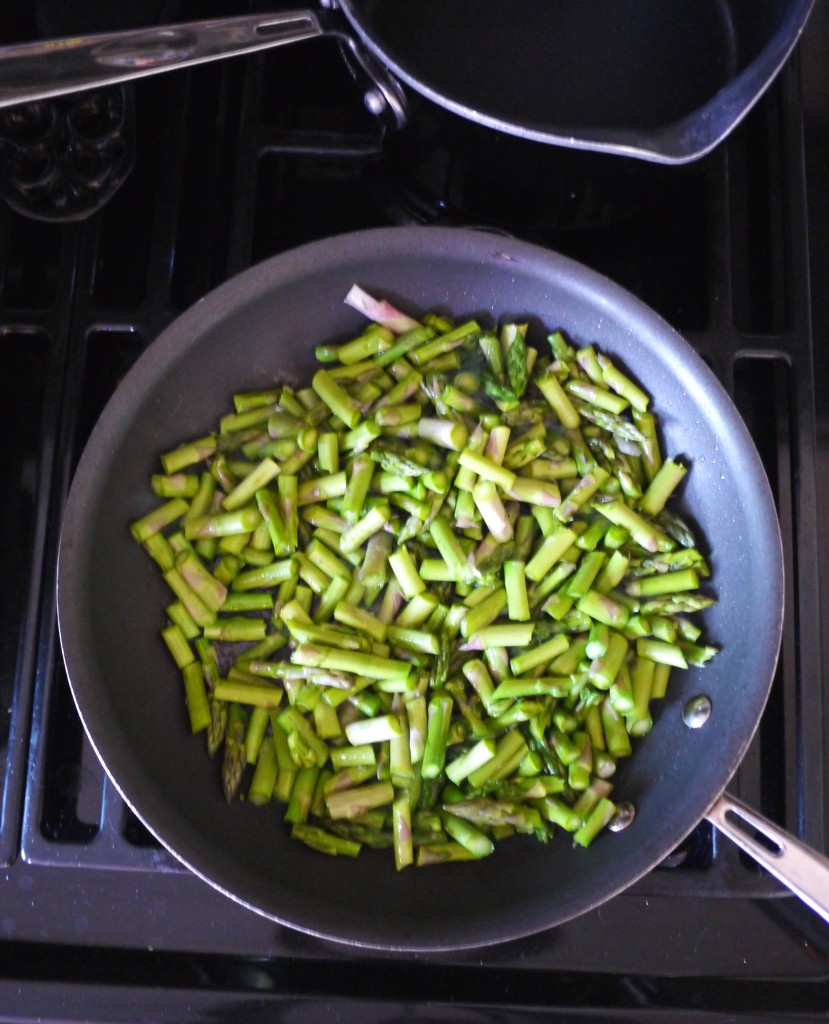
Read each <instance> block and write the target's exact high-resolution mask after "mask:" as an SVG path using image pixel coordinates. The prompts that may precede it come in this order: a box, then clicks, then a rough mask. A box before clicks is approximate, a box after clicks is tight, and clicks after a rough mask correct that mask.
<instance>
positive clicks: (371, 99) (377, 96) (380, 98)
mask: <svg viewBox="0 0 829 1024" xmlns="http://www.w3.org/2000/svg"><path fill="white" fill-rule="evenodd" d="M363 102H364V103H365V105H366V109H367V110H368V111H369V113H371V114H374V116H375V117H379V116H380V115H381V114H382V113H383V112H384V111H385V109H386V97H385V96H384V95H383V94H382V93H381V92H380V90H379V89H369V90H368V92H367V93H366V94H365V96H364V97H363Z"/></svg>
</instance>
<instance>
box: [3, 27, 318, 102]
mask: <svg viewBox="0 0 829 1024" xmlns="http://www.w3.org/2000/svg"><path fill="white" fill-rule="evenodd" d="M325 31H326V30H325V29H324V28H323V27H322V25H321V24H320V21H319V19H318V17H317V16H316V15H315V14H314V13H313V12H311V11H302V10H297V11H285V12H283V13H281V14H258V15H245V16H240V17H234V18H218V19H215V20H212V21H193V22H185V23H182V24H178V25H165V26H160V27H154V28H150V29H133V30H129V31H125V32H104V33H99V34H95V35H87V36H76V37H72V38H68V39H55V40H48V41H40V42H35V43H23V44H20V45H15V46H6V47H3V48H0V107H10V106H14V105H16V104H18V103H28V102H31V101H33V100H44V99H50V98H51V97H53V96H63V95H66V94H67V93H73V92H80V91H82V90H84V89H92V88H98V87H100V86H106V85H115V84H116V83H118V82H127V81H131V80H133V79H136V78H144V77H145V76H147V75H157V74H159V73H161V72H162V71H171V70H173V69H174V68H183V67H188V66H190V65H192V64H204V63H206V62H207V61H213V60H221V59H223V58H224V57H231V56H237V55H240V54H244V53H255V52H257V51H259V50H267V49H270V48H272V47H275V46H284V45H286V44H288V43H295V42H300V41H301V40H303V39H313V38H315V37H317V36H321V35H323V34H324V33H325Z"/></svg>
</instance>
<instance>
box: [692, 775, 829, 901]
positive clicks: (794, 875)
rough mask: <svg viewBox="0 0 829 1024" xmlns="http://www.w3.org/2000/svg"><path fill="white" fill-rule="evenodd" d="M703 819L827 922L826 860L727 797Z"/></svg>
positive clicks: (828, 866) (828, 879) (828, 863)
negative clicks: (759, 838) (762, 840)
mask: <svg viewBox="0 0 829 1024" xmlns="http://www.w3.org/2000/svg"><path fill="white" fill-rule="evenodd" d="M706 819H707V820H708V821H710V822H711V824H712V825H714V826H715V827H716V828H718V829H719V830H720V832H722V833H723V835H726V836H728V838H729V839H730V840H732V842H734V843H736V844H737V846H739V847H740V849H741V850H743V851H745V853H747V854H748V855H749V856H750V857H753V858H754V860H756V861H757V863H758V864H761V865H762V866H763V867H764V868H765V869H766V870H767V871H769V872H770V873H771V874H772V875H774V877H775V878H777V879H778V880H779V881H781V882H782V883H783V885H785V886H786V887H787V888H789V889H791V891H792V892H793V893H795V894H796V895H797V896H799V897H800V898H801V899H802V900H803V902H804V903H806V904H807V905H808V906H810V907H811V908H812V910H814V911H816V912H817V913H818V914H820V916H821V917H822V918H823V919H824V920H825V921H829V858H826V857H824V856H823V855H822V854H820V853H818V852H817V851H816V850H813V849H811V848H810V847H808V846H806V845H805V844H804V843H801V842H800V840H799V839H795V837H794V836H792V835H790V834H789V833H788V832H784V831H783V829H781V828H778V827H777V826H776V825H774V824H772V822H770V821H769V820H768V819H767V818H764V817H763V816H762V815H761V814H758V813H757V812H756V811H754V810H752V809H751V808H750V807H748V806H747V805H746V804H744V803H743V802H742V801H741V800H737V799H736V798H735V797H733V796H729V795H728V794H727V793H726V794H724V795H723V796H721V797H720V799H719V800H717V802H716V803H715V804H714V806H713V807H711V808H710V810H709V811H708V813H707V814H706ZM757 837H762V838H763V839H764V840H765V843H763V842H760V841H759V840H758V838H757ZM767 844H768V845H767Z"/></svg>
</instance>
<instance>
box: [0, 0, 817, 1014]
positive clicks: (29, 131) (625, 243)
mask: <svg viewBox="0 0 829 1024" xmlns="http://www.w3.org/2000/svg"><path fill="white" fill-rule="evenodd" d="M151 6H153V5H149V4H148V5H147V10H148V12H149V8H150V7H151ZM159 6H161V5H154V7H153V10H152V12H151V16H152V17H160V16H162V15H170V14H173V15H175V17H176V18H181V17H198V16H207V15H210V14H213V13H228V12H227V11H225V12H222V11H221V10H220V9H219V6H220V5H210V4H207V3H196V4H189V5H188V4H180V5H166V6H164V11H163V12H161V14H160V13H159V11H158V10H156V9H155V8H156V7H159ZM283 6H284V5H283ZM173 8H174V9H173ZM148 16H149V15H148ZM6 17H8V16H6ZM165 20H172V19H171V18H170V17H167V18H166V19H165ZM45 24H47V25H48V26H49V27H52V24H53V22H50V21H48V19H47V21H46V22H45ZM28 27H29V22H28V21H27V19H26V18H25V17H22V16H21V17H20V18H19V19H17V20H15V19H12V18H9V19H8V21H7V22H4V20H3V15H1V14H0V31H3V32H4V33H5V36H6V38H7V39H8V40H12V39H18V38H25V37H26V31H27V28H28ZM104 27H116V26H115V24H114V23H113V24H112V25H111V26H110V25H107V26H104ZM50 34H59V33H56V32H53V33H50ZM363 89H364V83H363V82H362V81H361V79H360V78H359V76H355V75H354V74H352V72H351V70H350V69H349V67H348V66H347V64H346V63H345V62H344V60H343V56H342V54H341V52H340V49H339V46H338V44H337V43H336V42H335V41H333V40H320V41H315V42H312V43H304V44H301V45H298V46H294V47H289V48H286V49H284V50H279V51H276V52H274V53H272V54H269V55H267V56H262V57H257V58H243V59H236V60H234V61H231V62H226V63H222V64H217V65H214V66H207V67H203V68H199V69H195V70H192V71H189V72H180V73H175V74H170V75H164V76H161V77H159V78H156V79H148V80H145V81H144V82H142V83H140V84H137V85H135V86H133V87H124V88H119V89H116V90H113V91H108V92H106V93H103V94H96V95H94V96H92V97H87V98H86V99H85V101H84V102H85V105H81V104H79V103H78V101H69V100H67V101H61V103H60V104H58V105H57V106H56V108H55V109H53V110H51V111H46V112H44V111H43V110H40V111H36V112H35V113H34V115H28V116H30V117H31V120H28V121H27V120H26V119H25V118H21V117H11V116H9V115H6V116H5V117H2V116H0V137H1V138H2V139H3V141H2V143H0V188H1V189H2V197H3V200H4V201H3V202H2V203H0V254H2V255H1V256H0V345H2V355H1V356H0V418H2V427H3V437H4V439H5V452H6V457H5V459H4V460H3V461H4V464H6V465H7V470H6V473H5V474H4V478H5V480H6V481H7V487H6V491H5V501H4V502H3V503H2V512H0V564H2V567H3V577H4V580H5V584H6V585H5V587H4V588H3V594H2V598H0V602H1V603H0V1018H2V1019H16V1020H17V1019H21V1020H30V1019H31V1020H34V1019H39V1018H46V1019H53V1020H82V1019H85V1020H113V1021H120V1020H135V1019H148V1020H150V1019H152V1020H166V1019H175V1020H202V1019H213V1020H224V1019H229V1018H230V1017H231V1016H232V1015H234V1014H235V1015H239V1014H244V1015H245V1019H250V1020H259V1019H263V1020H264V1019H269V1020H285V1021H294V1020H297V1021H299V1020H315V1021H318V1020H319V1021H326V1020H348V1021H351V1020H354V1021H374V1020H376V1021H391V1020H404V1019H405V1020H421V1019H422V1020H435V1019H441V1020H446V1021H487V1022H489V1021H513V1020H514V1021H519V1020H530V1019H532V1020H561V1021H566V1020H570V1019H573V1020H576V1019H585V1018H588V1019H592V1020H626V1019H637V1020H638V1019H645V1018H651V1017H653V1018H656V1019H665V1020H671V1021H684V1020H691V1019H692V1018H693V1019H700V1016H701V1017H702V1019H704V1020H712V1021H713V1020H725V1019H728V1020H739V1021H751V1020H760V1019H769V1018H772V1019H780V1020H788V1019H792V1018H794V1017H795V1016H797V1017H798V1019H818V1018H821V1019H823V1018H824V1017H825V1014H826V1010H827V1007H829V987H828V986H827V975H828V974H829V925H826V924H824V923H823V922H822V921H821V920H820V919H819V918H818V917H817V916H816V915H815V914H813V913H812V912H811V911H809V910H807V909H806V908H805V907H804V906H803V905H802V904H801V903H800V902H799V901H797V900H796V899H795V898H793V897H792V896H790V895H789V894H788V893H787V892H786V891H785V890H784V889H782V888H781V886H780V885H779V884H778V883H776V882H775V881H773V880H772V879H771V878H770V877H769V876H768V875H767V874H766V873H765V872H763V871H762V870H760V869H759V868H757V867H756V866H754V865H753V863H752V862H750V861H748V860H747V859H746V858H745V857H744V856H743V855H742V854H740V853H739V851H738V850H737V849H736V847H734V846H733V845H732V844H731V843H729V842H728V841H727V840H725V839H723V838H722V837H720V836H719V835H718V834H717V833H716V832H715V831H714V830H713V829H711V828H710V827H709V826H707V825H706V824H702V825H700V826H699V827H698V828H697V829H696V830H695V831H694V833H693V834H692V835H691V837H689V839H688V841H687V842H686V843H684V844H683V846H682V847H681V848H680V849H678V850H677V851H675V852H674V853H673V854H672V855H671V856H670V857H669V858H668V859H667V860H666V862H665V863H664V864H663V865H662V866H660V867H659V868H657V869H655V870H654V871H653V872H652V873H651V874H650V875H649V876H648V877H646V878H645V879H643V880H641V881H640V882H638V883H637V884H635V885H634V886H633V887H632V888H631V889H629V890H628V891H627V892H626V893H624V894H623V895H621V896H618V897H616V898H615V899H613V900H612V901H610V902H609V903H606V904H605V905H603V906H602V907H601V908H600V909H599V910H597V911H594V912H592V913H590V914H587V915H585V916H583V917H581V918H579V919H577V920H575V921H572V922H570V923H568V924H566V925H563V926H562V927H560V928H557V929H555V930H551V931H549V932H546V933H543V934H541V935H537V936H535V937H532V938H530V939H526V940H522V941H520V942H513V943H507V944H504V945H502V946H496V947H490V948H486V949H481V950H477V951H466V952H462V953H458V954H442V955H429V956H419V955H411V954H409V955H406V956H400V955H393V954H389V955H386V956H384V955H380V954H376V953H366V952H365V951H360V950H353V949H348V948H346V947H340V946H338V945H336V944H331V943H325V942H320V941H318V940H315V939H311V938H309V937H307V936H304V935H301V934H299V933H296V932H294V931H291V930H288V929H284V928H281V927H279V926H277V925H275V924H273V923H272V922H270V921H268V920H265V919H263V918H261V917H259V916H257V915H255V914H253V913H251V912H250V911H248V910H245V909H244V908H242V907H239V906H237V905H236V904H234V903H232V902H231V901H230V900H229V899H227V898H226V897H224V896H222V895H221V894H219V893H218V892H215V891H214V890H213V889H211V888H210V887H209V886H207V885H206V884H205V883H204V882H202V881H200V880H199V879H197V878H195V877H194V876H193V875H191V874H189V873H188V872H187V871H186V870H185V869H184V868H182V867H181V866H180V865H179V864H178V863H177V862H176V861H175V859H174V858H173V857H172V856H171V855H170V854H169V853H167V851H165V850H164V849H163V848H161V847H159V845H158V844H157V843H156V842H155V841H154V840H153V838H152V837H151V836H150V835H149V834H148V833H147V832H146V831H145V830H144V828H143V827H142V825H141V824H140V822H138V821H137V819H136V818H135V817H134V816H133V815H132V814H131V812H130V811H129V809H128V808H127V807H126V805H125V804H124V803H123V801H122V800H121V798H120V796H119V795H118V793H117V791H116V790H115V788H114V787H113V786H112V784H111V783H110V782H109V781H108V780H107V779H106V777H105V775H104V772H103V770H102V768H101V767H100V765H99V763H98V761H97V758H96V756H95V754H94V752H93V750H92V748H91V746H90V745H89V742H88V741H87V739H86V737H85V735H84V732H83V729H82V727H81V725H80V721H79V719H78V717H77V714H76V712H75V709H74V705H73V703H72V699H71V696H70V692H69V688H68V684H67V681H66V678H65V675H64V671H63V665H62V661H61V657H60V649H59V645H58V640H57V632H56V622H55V604H54V576H55V563H56V555H57V541H58V535H59V529H60V520H61V512H62V508H63V503H64V501H65V497H66V494H67V491H68V487H69V484H70V482H71V477H72V472H73V470H74V466H75V464H76V462H77V459H78V456H79V454H80V451H81V450H82V447H83V444H84V441H85V439H86V437H87V436H88V434H89V432H90V430H91V428H92V426H93V424H94V422H95V419H96V417H97V416H98V414H99V413H100V411H101V409H102V408H103V406H104V404H105V403H106V401H107V399H108V397H109V396H110V395H111V394H112V392H113V390H114V389H115V388H116V387H117V384H118V381H119V380H120V378H121V377H122V376H123V374H124V373H125V372H126V371H127V370H128V369H129V367H130V366H131V365H132V363H133V361H134V360H135V359H136V357H137V356H138V355H139V354H140V353H141V352H142V351H143V350H144V349H145V348H146V346H147V345H148V344H149V343H150V342H151V341H152V340H153V339H154V338H155V337H156V336H157V334H158V333H159V332H160V331H161V330H162V329H163V328H164V327H165V326H166V324H168V323H169V322H170V321H171V320H172V319H173V318H174V317H175V316H176V315H177V314H178V313H180V312H182V311H183V310H184V309H186V308H187V307H188V306H190V305H191V304H192V303H194V302H195V301H197V300H198V299H199V298H200V297H201V296H202V295H204V294H205V293H206V292H207V291H209V290H210V289H211V288H213V287H215V286H216V285H218V284H219V283H221V282H222V281H224V280H226V279H227V278H228V277H230V276H232V275H233V274H235V273H237V272H239V271H241V270H243V269H244V268H245V267H247V266H249V265H251V264H252V263H255V262H258V261H260V260H262V259H265V258H267V257H269V256H271V255H273V254H275V253H278V252H282V251H285V250H287V249H290V248H291V247H293V246H295V245H298V244H301V243H303V242H306V241H310V240H312V239H316V238H320V237H323V236H326V235H330V234H335V233H338V232H342V231H347V230H352V229H359V228H363V227H371V226H377V225H385V224H402V223H443V224H463V225H470V224H471V225H475V226H480V227H485V228H488V229H490V230H499V231H505V232H508V233H510V234H513V235H515V236H517V237H520V238H525V239H527V240H530V241H533V242H537V243H540V244H542V245H545V246H547V247H549V248H551V249H555V250H558V251H561V252H563V253H565V254H567V255H569V256H572V257H574V258H576V259H579V260H581V261H582V262H585V263H587V264H589V265H590V266H592V267H594V268H595V269H597V270H600V271H602V272H604V273H606V274H607V275H608V276H609V277H611V278H613V279H614V280H616V281H618V282H619V283H620V284H622V285H623V286H625V287H627V288H628V289H630V290H631V291H632V292H634V293H635V294H637V295H638V296H640V297H641V298H642V299H644V300H645V301H646V302H648V303H649V304H650V305H652V306H653V307H654V308H656V309H657V311H658V312H660V313H661V314H662V315H663V316H664V317H665V318H666V319H667V320H668V321H670V322H671V323H672V324H673V325H674V326H675V327H676V328H678V329H679V330H680V331H681V332H682V333H683V334H684V336H685V337H686V338H687V339H688V340H689V341H690V342H691V344H692V345H693V346H694V347H695V348H696V349H697V351H699V352H700V353H701V354H702V356H703V357H704V358H705V360H706V361H707V362H708V363H709V365H710V366H711V367H712V369H713V370H714V371H715V373H716V374H717V375H718V376H719V377H720V379H721V380H722V382H723V383H724V385H725V386H726V388H727V389H728V390H729V392H730V393H731V394H732V396H733V398H734V400H735V402H736V403H737V405H738V407H739V409H740V411H741V412H742V414H743V416H744V417H745V419H746V422H747V424H748V426H749V429H750V430H751V432H752V435H753V437H754V439H755V442H756V444H757V447H758V450H759V451H760V453H761V456H762V458H763V461H764V464H765V466H766V469H767V472H768V474H769V478H770V481H771V483H772V488H773V491H774V494H775V499H776V502H777V507H778V512H779V516H780V522H781V528H782V534H783V539H784V551H785V558H786V568H787V593H786V618H785V627H784V640H783V648H782V655H781V659H780V663H779V667H778V670H777V674H776V677H775V681H774V684H773V689H772V695H771V699H770V702H769V705H768V707H767V710H766V713H765V714H764V717H763V722H762V725H761V728H760V730H759V732H758V735H757V737H756V739H755V741H754V743H753V744H752V747H751V749H750V751H749V753H748V756H747V757H746V759H745V761H744V762H743V764H742V765H741V767H740V769H739V772H738V774H737V775H736V776H735V779H734V781H733V783H732V785H731V787H730V789H731V790H732V791H733V792H734V793H735V794H737V795H739V796H741V797H742V798H743V799H745V800H746V801H748V802H749V803H750V804H752V805H753V806H755V807H757V808H758V809H760V810H761V811H762V812H763V813H765V814H767V815H768V816H769V817H770V818H772V819H773V820H775V821H777V822H778V823H779V824H781V825H783V826H784V827H786V828H787V829H789V830H790V831H792V832H795V833H797V834H798V835H799V836H801V837H802V838H803V839H804V840H805V841H806V842H808V843H809V844H810V845H812V846H814V847H816V848H817V849H819V850H822V851H827V850H828V849H829V830H828V829H827V821H828V818H827V815H828V814H829V802H828V801H829V784H827V782H826V769H825V764H824V758H825V753H824V752H825V751H828V750H829V728H827V727H828V726H829V716H827V708H826V701H825V698H824V692H825V689H826V686H827V683H829V662H827V656H826V653H825V651H824V649H823V634H824V632H825V627H826V626H829V615H827V608H829V589H828V588H827V584H826V582H825V580H826V578H827V576H826V564H825V563H826V558H827V555H828V554H829V526H828V525H827V523H829V519H827V511H829V433H828V432H829V388H827V383H828V382H829V352H827V340H829V300H828V299H827V296H829V239H828V238H827V232H826V230H825V229H824V228H825V226H829V3H827V2H826V0H821V2H819V3H818V4H817V7H816V9H815V12H814V15H813V17H812V20H811V22H810V24H809V26H808V29H807V32H806V34H805V37H804V39H803V40H802V42H801V44H800V46H799V47H798V50H797V52H796V54H795V56H794V58H793V60H792V61H790V62H789V64H788V65H787V66H786V68H785V69H784V72H783V74H782V75H781V76H780V78H779V79H778V80H777V82H776V83H775V85H774V86H773V88H772V89H771V90H770V91H769V93H768V94H767V95H766V97H765V98H764V99H763V100H762V101H761V103H760V104H758V106H757V107H756V108H755V110H754V111H753V112H752V113H751V115H750V116H749V118H748V119H747V120H746V121H745V122H744V124H743V125H742V126H740V127H739V128H738V129H737V131H736V132H735V133H734V134H733V135H732V136H731V138H730V139H729V140H728V141H727V143H726V144H724V145H722V146H720V147H719V148H718V149H717V150H716V151H715V152H714V153H712V154H711V155H710V156H709V157H706V158H705V159H704V160H702V161H699V162H697V163H694V164H691V165H688V166H686V167H680V168H665V167H658V166H655V165H649V164H644V163H641V162H636V161H627V160H623V159H621V158H608V157H598V156H593V155H590V154H585V153H570V152H566V151H563V150H557V149H546V148H543V147H539V146H537V145H534V144H529V143H525V142H522V141H521V140H516V139H513V138H509V137H506V136H499V135H496V134H495V133H493V132H491V131H489V130H488V129H481V128H478V127H476V126H474V125H471V124H469V123H466V122H461V121H459V120H458V119H457V118H455V117H453V116H452V115H449V114H447V113H445V112H443V111H441V110H439V109H437V108H435V107H434V106H432V105H431V104H428V103H426V102H425V101H420V100H418V99H417V98H416V97H414V96H412V97H410V99H411V106H412V109H411V119H410V122H409V124H408V126H407V127H406V128H405V129H403V130H402V131H401V132H392V131H389V130H387V129H386V128H385V127H384V125H383V124H382V123H381V122H380V121H378V120H377V119H376V118H375V117H374V116H373V115H372V114H370V113H368V111H367V110H366V109H365V107H364V104H363V100H362V92H363ZM113 111H115V114H113ZM0 115H2V112H0ZM55 124H59V125H62V126H63V128H62V129H61V130H62V131H63V135H62V136H61V138H60V139H58V138H57V137H56V135H54V134H52V135H50V134H49V132H50V131H52V132H54V131H55V129H54V127H53V126H54V125H55ZM44 125H46V127H44ZM50 147H51V149H52V150H53V151H54V152H58V151H59V152H60V153H65V152H66V151H68V150H69V149H71V150H72V152H73V154H75V156H74V157H73V160H72V162H70V163H64V162H61V161H62V157H61V159H57V158H54V159H53V157H52V156H50V153H49V152H48V151H49V150H50ZM61 147H62V148H61ZM78 152H80V156H78ZM55 160H57V163H56V162H55ZM50 161H51V162H50Z"/></svg>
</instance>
